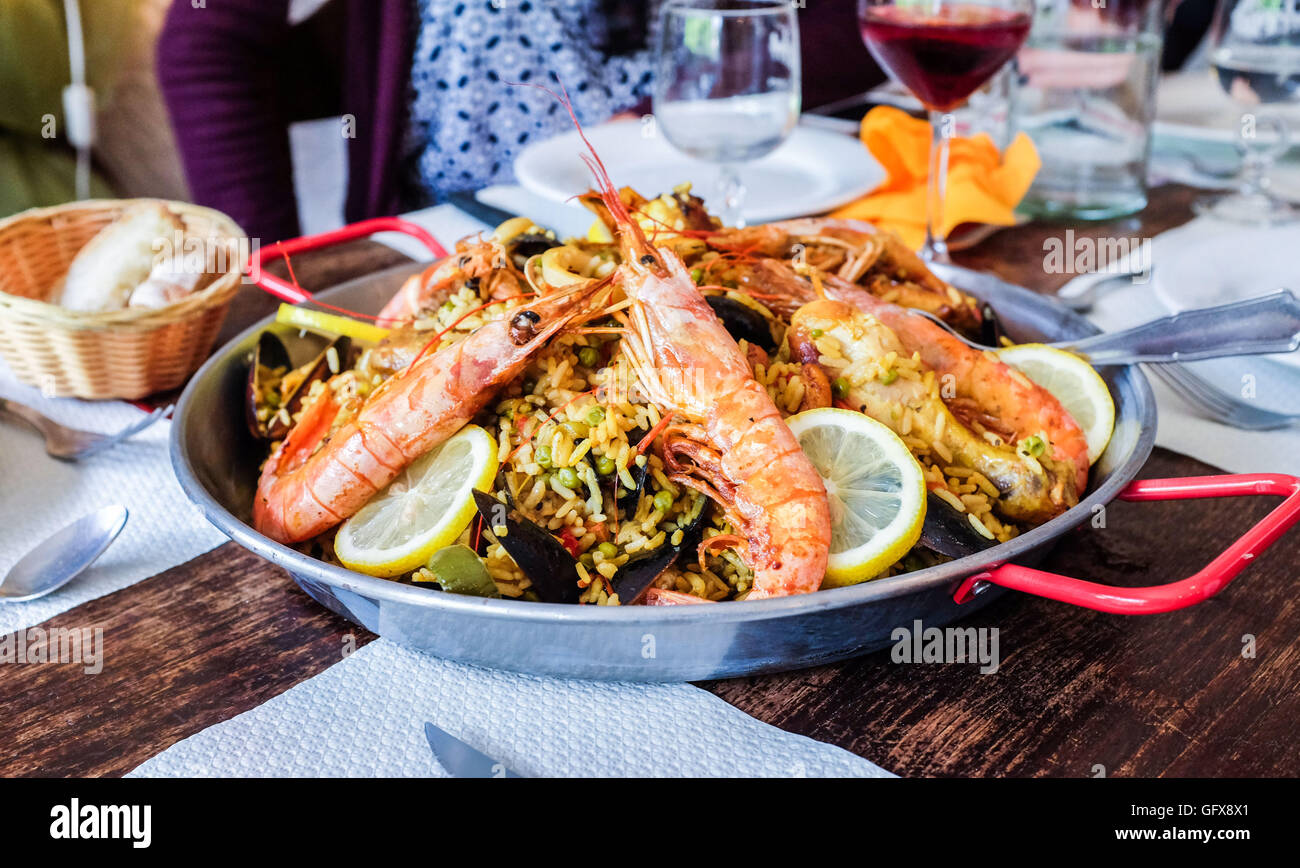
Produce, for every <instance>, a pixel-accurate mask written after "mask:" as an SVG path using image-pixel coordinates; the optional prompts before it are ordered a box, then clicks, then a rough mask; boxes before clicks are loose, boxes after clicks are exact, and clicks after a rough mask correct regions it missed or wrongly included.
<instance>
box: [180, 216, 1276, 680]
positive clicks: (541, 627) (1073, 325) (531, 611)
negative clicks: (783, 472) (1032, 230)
mask: <svg viewBox="0 0 1300 868" xmlns="http://www.w3.org/2000/svg"><path fill="white" fill-rule="evenodd" d="M351 231H352V233H353V235H355V234H357V232H356V227H354V228H353V229H352V230H351ZM292 243H294V242H290V244H292ZM299 249H305V248H301V247H300V248H299ZM412 270H413V267H404V268H402V269H399V270H394V271H390V272H385V273H381V274H378V275H374V276H371V277H368V278H364V279H361V280H357V281H353V282H351V283H348V284H344V285H342V286H339V287H337V288H335V289H333V290H331V291H329V292H327V293H322V296H321V297H322V298H323V299H326V300H328V301H329V303H331V304H333V305H337V306H340V307H343V308H347V309H350V310H356V311H360V312H375V311H378V310H379V309H380V308H381V307H382V306H383V304H384V303H385V302H386V301H387V300H388V299H389V298H390V297H391V296H392V294H393V292H394V290H395V288H396V287H397V285H398V284H399V283H400V282H401V280H402V279H403V278H405V277H406V276H407V275H409V273H410V272H411V271H412ZM935 271H936V273H937V274H938V275H939V276H940V277H941V278H943V279H945V280H947V281H949V282H950V283H952V284H953V285H955V286H957V287H958V288H960V289H962V290H965V291H966V292H968V293H970V294H971V295H973V296H975V297H977V298H978V299H980V300H981V301H984V302H987V303H989V304H990V305H991V306H992V307H993V309H994V310H995V311H996V312H997V314H998V316H999V318H1000V320H1001V322H1002V324H1003V325H1004V327H1005V329H1006V332H1007V334H1008V335H1009V336H1010V337H1011V338H1012V339H1013V340H1015V341H1018V342H1030V341H1044V342H1050V341H1056V340H1066V339H1072V338H1079V337H1084V336H1087V335H1089V334H1093V333H1095V332H1096V329H1095V328H1094V327H1093V326H1092V325H1091V324H1089V323H1088V322H1087V321H1086V320H1084V319H1083V318H1082V317H1080V316H1078V315H1077V314H1074V313H1072V312H1070V311H1069V310H1067V309H1065V308H1064V307H1062V306H1060V305H1059V304H1057V303H1056V302H1055V301H1054V300H1052V299H1049V298H1045V297H1043V296H1039V295H1037V294H1035V293H1033V292H1031V291H1029V290H1026V289H1023V288H1021V287H1017V286H1013V285H1010V284H1007V283H1005V282H1003V281H1001V280H998V279H997V278H995V277H992V276H990V275H985V274H980V273H977V272H973V271H970V270H967V269H962V268H956V267H951V266H948V267H938V268H936V269H935ZM268 329H269V330H272V331H275V332H276V333H278V334H279V336H280V337H281V338H282V340H283V341H284V343H285V344H286V346H287V347H288V349H289V350H290V352H291V353H294V354H295V355H304V354H310V353H312V351H313V350H317V349H319V343H318V342H315V343H312V341H313V339H312V338H302V337H299V335H298V333H297V332H295V331H294V330H293V329H292V328H290V327H287V326H277V325H275V324H274V323H273V322H272V321H271V320H270V319H268V320H266V321H263V322H261V323H258V324H256V325H255V326H253V327H252V328H250V329H248V330H247V331H245V332H243V333H242V334H241V335H239V336H238V337H237V338H235V339H234V340H233V341H231V342H230V343H229V344H227V345H226V346H225V347H224V348H222V349H221V350H220V351H219V352H218V353H216V354H215V355H214V356H213V357H212V358H211V359H210V360H209V361H208V363H207V364H206V365H205V366H204V367H203V368H202V369H201V370H200V371H199V373H198V374H196V375H195V377H194V378H193V380H192V381H191V382H190V384H189V386H188V387H187V388H186V390H185V393H184V394H183V396H182V397H181V400H180V402H179V405H178V408H177V411H176V423H175V425H174V426H173V431H172V463H173V466H174V468H175V471H176V475H177V477H178V478H179V480H180V483H181V486H182V487H183V489H184V490H185V492H186V493H187V494H188V495H189V497H190V498H191V499H192V500H193V501H194V502H195V503H196V504H198V505H199V507H200V508H201V509H202V510H203V511H204V514H205V515H206V516H207V518H208V519H209V520H210V521H211V522H212V523H213V524H214V525H216V526H217V527H218V528H219V529H220V530H222V531H223V532H224V533H225V534H226V535H228V536H229V537H230V538H231V539H233V540H234V541H236V542H238V543H239V544H241V545H243V546H244V547H246V548H248V549H250V550H251V551H253V552H255V553H257V554H258V555H261V556H262V557H264V558H266V559H267V560H270V561H271V562H273V563H276V564H278V565H279V566H282V567H284V568H285V569H286V570H287V571H288V572H289V573H290V574H291V575H292V576H293V577H294V579H295V581H297V583H298V584H299V585H300V586H301V587H302V588H303V590H305V591H306V592H307V593H308V594H309V595H310V596H312V597H313V598H314V599H315V600H317V601H318V602H320V603H321V604H322V605H324V606H326V607H327V608H329V609H331V610H333V611H335V612H337V613H339V614H341V615H343V616H345V617H347V618H349V619H350V620H352V621H354V622H356V623H358V624H360V625H361V626H363V627H365V628H367V629H369V630H371V631H373V632H375V633H378V634H380V635H383V636H386V637H388V638H390V639H393V640H394V641H397V642H400V643H402V644H405V645H408V646H411V647H415V648H419V649H421V650H424V651H427V652H429V653H432V654H435V655H438V656H441V657H448V658H451V659H455V660H459V661H463V662H467V663H474V664H478V665H483V666H489V667H494V668H502V669H510V670H515V671H520V672H529V673H535V674H543V675H552V676H560V677H576V678H590V679H600V680H634V681H684V680H699V679H708V678H721V677H729V676H737V675H749V674H756V673H762V672H771V671H778V670H784V669H796V668H800V667H805V666H812V665H816V664H820V663H826V662H830V661H834V660H840V659H844V658H848V657H853V656H856V655H860V654H864V653H866V652H869V651H872V650H875V649H878V648H881V647H884V646H886V645H888V644H890V643H891V641H892V640H891V633H892V632H893V631H894V629H895V628H897V627H899V626H904V625H911V624H912V622H913V621H915V620H917V619H919V620H921V621H922V622H924V623H925V624H926V625H927V626H942V625H944V624H946V623H949V622H951V621H954V620H956V619H958V618H960V617H962V616H963V615H965V614H968V613H970V612H972V611H975V610H976V609H978V608H980V607H981V606H983V605H985V604H986V603H987V602H988V601H990V600H991V599H993V598H995V597H996V596H997V595H998V594H1000V593H1001V592H1002V590H1003V587H1015V588H1019V589H1021V590H1026V591H1030V592H1033V593H1038V594H1041V595H1043V596H1048V597H1052V598H1055V599H1061V600H1067V601H1069V602H1073V603H1076V604H1080V605H1087V606H1092V607H1094V608H1100V609H1103V610H1106V611H1115V612H1126V613H1142V612H1158V611H1168V610H1169V609H1172V608H1179V607H1181V606H1185V605H1190V604H1192V603H1194V602H1199V600H1201V599H1204V598H1205V597H1207V596H1210V595H1212V594H1213V593H1215V592H1216V591H1217V590H1219V589H1220V588H1221V587H1222V586H1223V585H1225V584H1226V583H1227V581H1230V580H1231V578H1232V576H1234V575H1235V574H1236V572H1238V571H1239V570H1240V569H1241V568H1242V566H1244V564H1245V563H1246V562H1248V560H1249V558H1250V557H1253V554H1254V553H1257V552H1258V551H1259V550H1260V549H1262V548H1263V547H1265V546H1266V545H1268V544H1269V543H1270V542H1272V540H1273V539H1276V537H1277V536H1278V535H1280V534H1281V533H1282V532H1283V531H1284V530H1285V529H1286V527H1287V526H1289V524H1290V522H1291V521H1294V517H1291V518H1289V520H1288V518H1287V517H1286V516H1283V517H1281V518H1278V519H1277V520H1276V521H1275V522H1274V525H1273V526H1272V527H1267V528H1266V527H1264V524H1267V523H1268V521H1269V520H1268V519H1266V521H1265V523H1261V526H1260V527H1259V528H1256V530H1255V531H1252V534H1248V535H1247V537H1244V538H1243V539H1242V540H1240V541H1238V543H1236V544H1235V545H1234V546H1233V548H1232V549H1230V550H1229V551H1228V552H1225V554H1224V555H1223V556H1222V557H1221V558H1220V559H1219V560H1217V561H1216V562H1215V563H1214V564H1212V565H1211V567H1207V569H1206V570H1205V571H1203V572H1202V574H1198V576H1196V577H1192V578H1191V579H1187V580H1184V581H1183V582H1178V583H1175V584H1173V585H1168V586H1162V587H1156V588H1149V589H1118V588H1107V587H1105V586H1100V585H1094V584H1091V583H1088V582H1081V581H1078V580H1074V579H1068V578H1065V577H1061V576H1052V575H1050V574H1046V573H1042V572H1039V571H1036V570H1033V569H1032V568H1031V565H1032V564H1034V563H1035V562H1037V560H1038V559H1040V558H1041V557H1042V556H1043V554H1045V552H1046V550H1047V548H1048V547H1050V546H1051V545H1053V544H1054V543H1055V541H1056V539H1057V538H1058V537H1059V536H1060V535H1061V534H1063V533H1065V532H1066V531H1068V530H1070V529H1071V528H1073V527H1075V526H1076V525H1079V524H1081V523H1083V522H1085V521H1087V520H1089V519H1090V518H1091V517H1092V516H1093V514H1094V513H1095V510H1096V508H1097V507H1098V506H1099V505H1102V504H1105V503H1107V502H1108V501H1110V500H1112V499H1114V498H1115V497H1117V496H1119V495H1120V494H1121V492H1124V496H1125V497H1127V498H1129V499H1160V498H1163V497H1187V496H1225V495H1233V494H1247V493H1273V494H1291V493H1292V492H1291V491H1290V490H1286V486H1285V483H1284V482H1283V480H1285V479H1287V478H1285V477H1278V478H1276V479H1272V478H1262V477H1259V478H1256V477H1251V478H1245V479H1243V478H1237V477H1221V478H1212V479H1209V480H1200V481H1193V482H1188V481H1164V482H1161V481H1156V482H1151V483H1139V484H1138V486H1137V488H1135V487H1132V486H1130V483H1131V482H1132V481H1133V479H1134V477H1135V476H1136V475H1137V473H1138V471H1139V470H1140V468H1141V467H1142V466H1143V464H1144V463H1145V462H1146V459H1147V457H1148V455H1149V454H1150V452H1151V448H1152V445H1153V442H1154V438H1155V430H1156V408H1155V402H1154V398H1153V396H1152V393H1151V390H1150V387H1149V386H1148V384H1147V382H1146V380H1145V378H1144V377H1143V375H1142V374H1141V372H1140V371H1139V370H1138V369H1137V368H1136V367H1126V368H1112V369H1109V370H1108V371H1103V374H1104V376H1105V379H1106V381H1107V383H1108V385H1109V387H1110V390H1111V394H1112V396H1113V398H1114V401H1115V408H1116V423H1115V430H1114V434H1113V436H1112V438H1111V441H1110V444H1109V446H1108V447H1107V449H1106V452H1105V453H1104V454H1103V455H1102V457H1101V458H1100V459H1099V461H1098V462H1097V463H1096V464H1095V465H1094V466H1093V468H1092V470H1091V483H1090V488H1089V490H1088V492H1087V493H1086V496H1084V497H1083V498H1081V500H1080V502H1079V503H1078V505H1077V506H1075V507H1073V508H1072V509H1070V510H1068V511H1067V512H1065V513H1064V514H1062V515H1060V516H1058V517H1057V518H1055V519H1053V520H1051V521H1049V522H1047V523H1046V524H1043V525H1041V526H1039V527H1037V528H1034V529H1033V530H1030V531H1028V532H1026V533H1024V534H1022V535H1021V536H1018V537H1016V538H1014V539H1012V540H1011V541H1009V542H1006V543H1002V544H1000V545H996V546H994V547H992V548H989V549H986V550H984V551H982V552H980V553H978V554H975V555H971V556H968V557H965V558H961V559H959V560H954V561H951V562H948V563H944V564H941V565H938V566H934V567H930V568H928V569H923V570H919V571H914V572H910V573H906V574H903V575H899V576H895V577H891V578H883V579H877V580H874V581H870V582H866V583H864V584H859V585H854V586H850V587H845V588H835V589H828V590H823V591H819V592H817V593H813V594H805V595H801V596H793V597H785V598H780V599H770V600H757V601H751V602H730V603H727V604H725V605H709V606H627V607H607V606H575V605H561V604H552V603H539V602H525V601H517V600H509V599H484V598H478V597H468V596H461V595H457V594H451V593H444V592H441V591H438V590H432V589H428V588H423V587H418V586H413V585H408V584H399V583H397V582H393V581H388V580H384V579H378V578H372V577H369V576H365V575H361V574H358V573H354V572H351V571H349V570H346V569H344V568H342V567H338V566H334V565H331V564H328V563H325V562H323V561H320V560H316V559H314V558H312V557H309V556H308V555H306V554H303V553H301V552H299V551H297V550H295V549H292V548H289V547H287V546H284V545H281V544H279V543H276V542H274V541H272V540H271V539H269V538H267V537H266V536H263V535H262V534H260V533H258V532H257V531H255V530H254V529H253V527H252V524H251V516H250V513H251V506H252V503H253V499H254V497H253V494H254V490H255V488H256V483H257V475H258V466H259V464H260V462H261V460H262V459H263V457H264V456H265V446H264V444H263V443H260V442H256V441H254V439H253V438H252V436H251V435H250V433H249V431H248V429H247V426H246V424H245V416H244V407H245V388H246V383H247V369H248V364H249V358H250V356H251V355H252V353H253V351H254V348H255V347H256V346H257V345H258V342H259V337H260V336H261V334H262V333H263V332H264V331H266V330H268ZM295 351H297V352H295ZM1270 480H1271V482H1272V483H1274V484H1275V485H1274V487H1275V488H1276V490H1270V489H1269V484H1270ZM1142 486H1146V487H1145V488H1144V489H1142V490H1138V489H1140V488H1142ZM1126 489H1127V490H1126ZM1287 503H1288V504H1289V505H1290V506H1291V507H1292V510H1291V512H1295V511H1296V510H1295V507H1297V506H1300V495H1296V496H1294V497H1292V498H1290V499H1289V500H1288V502H1287ZM1282 511H1283V510H1282V509H1281V508H1279V510H1277V511H1275V513H1274V514H1273V515H1271V516H1270V519H1273V518H1275V517H1276V516H1277V515H1278V513H1280V512H1282ZM1252 535H1253V536H1252ZM1000 586H1003V587H1000ZM958 600H961V602H958Z"/></svg>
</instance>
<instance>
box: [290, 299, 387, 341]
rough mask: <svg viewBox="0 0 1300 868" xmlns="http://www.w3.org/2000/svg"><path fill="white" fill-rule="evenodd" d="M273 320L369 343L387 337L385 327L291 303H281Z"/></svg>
mask: <svg viewBox="0 0 1300 868" xmlns="http://www.w3.org/2000/svg"><path fill="white" fill-rule="evenodd" d="M275 321H276V322H278V323H284V324H285V325H291V326H295V327H297V328H300V329H308V330H309V331H314V332H324V333H326V334H330V335H347V336H348V337H350V338H353V339H355V340H359V341H365V342H366V343H370V344H377V343H379V342H380V341H382V340H383V339H384V338H386V337H388V329H386V328H380V327H379V326H376V325H371V324H370V323H368V322H361V321H360V320H355V319H352V318H351V317H346V316H338V315H337V314H332V313H321V312H320V311H318V310H308V309H307V308H305V307H295V306H294V305H292V304H281V305H280V309H279V310H278V311H276V313H275Z"/></svg>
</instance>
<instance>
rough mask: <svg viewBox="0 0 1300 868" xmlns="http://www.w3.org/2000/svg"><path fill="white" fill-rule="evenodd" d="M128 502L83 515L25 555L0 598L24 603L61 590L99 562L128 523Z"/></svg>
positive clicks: (1, 589) (2, 587)
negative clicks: (124, 504)
mask: <svg viewBox="0 0 1300 868" xmlns="http://www.w3.org/2000/svg"><path fill="white" fill-rule="evenodd" d="M126 517H127V511H126V507H125V506H106V507H104V508H103V509H101V510H99V511H97V512H92V513H91V514H90V515H86V516H82V517H81V518H79V519H77V520H76V521H74V522H73V523H72V524H70V525H68V526H67V527H65V528H64V529H63V530H60V531H57V532H56V533H55V534H54V535H53V536H51V537H50V538H49V539H47V540H45V542H43V543H41V544H40V545H38V546H37V547H36V548H34V549H32V550H31V551H29V552H28V553H27V554H25V555H23V557H22V560H20V561H19V562H18V563H16V564H14V565H13V567H12V568H11V569H10V570H9V575H7V576H5V579H4V581H3V582H0V602H5V603H21V602H23V601H25V600H35V599H36V598H37V597H44V596H45V595H46V594H49V593H52V592H54V591H57V590H58V589H59V588H61V587H63V586H64V585H66V584H67V583H68V582H70V581H72V580H73V579H75V578H76V577H77V576H79V575H80V574H81V571H82V570H84V569H85V568H86V567H88V566H90V565H91V564H92V563H94V562H95V559H96V558H98V557H99V556H100V555H102V554H103V553H104V550H105V549H107V548H108V547H109V545H111V544H112V542H113V540H115V539H117V535H118V534H119V533H121V532H122V528H124V527H126Z"/></svg>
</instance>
